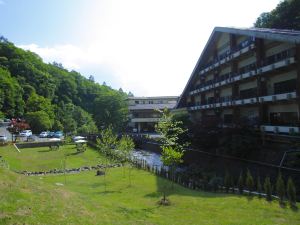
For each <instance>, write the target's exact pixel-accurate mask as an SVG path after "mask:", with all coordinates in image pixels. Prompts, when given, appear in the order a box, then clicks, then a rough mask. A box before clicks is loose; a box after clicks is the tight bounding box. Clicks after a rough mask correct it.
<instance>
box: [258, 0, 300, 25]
mask: <svg viewBox="0 0 300 225" xmlns="http://www.w3.org/2000/svg"><path fill="white" fill-rule="evenodd" d="M299 9H300V0H284V1H282V2H280V3H279V4H278V5H277V7H276V8H275V9H273V10H272V11H271V12H264V13H262V14H261V15H260V16H259V17H258V18H257V20H256V22H255V24H254V26H255V27H259V28H276V29H294V30H300V10H299Z"/></svg>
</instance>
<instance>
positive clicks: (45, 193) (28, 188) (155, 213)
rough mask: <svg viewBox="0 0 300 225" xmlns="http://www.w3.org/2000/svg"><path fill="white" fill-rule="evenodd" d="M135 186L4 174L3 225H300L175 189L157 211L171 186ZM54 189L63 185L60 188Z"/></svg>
mask: <svg viewBox="0 0 300 225" xmlns="http://www.w3.org/2000/svg"><path fill="white" fill-rule="evenodd" d="M132 178H133V179H132V186H131V187H129V186H128V176H127V174H126V176H125V177H123V170H122V168H114V169H111V170H110V171H109V174H108V176H107V179H106V182H107V189H106V190H107V191H106V192H105V191H104V177H99V176H95V171H93V172H83V173H80V174H73V175H67V179H66V184H64V176H63V175H61V176H45V177H25V176H21V175H16V174H13V173H11V172H8V171H3V170H2V171H0V179H1V181H0V199H1V204H0V224H1V222H2V224H23V223H25V224H120V225H121V224H122V225H123V224H162V225H164V224H260V225H263V224H300V214H299V212H296V211H293V210H292V209H290V208H289V207H288V206H287V207H285V208H281V207H280V206H279V205H278V202H277V201H273V202H271V203H269V202H267V201H265V200H264V199H259V198H256V197H253V198H251V199H249V198H247V197H246V196H239V195H231V194H220V193H219V194H214V193H206V192H197V191H193V190H189V189H186V188H183V187H181V186H178V185H175V189H174V190H169V191H168V197H169V199H170V201H171V205H170V206H159V205H158V204H157V201H158V200H159V199H160V198H161V188H162V186H163V185H164V184H167V185H168V186H170V183H169V182H168V181H166V180H163V179H161V178H157V177H156V176H154V175H152V174H150V173H148V172H145V171H141V170H135V169H134V170H133V172H132ZM56 183H62V184H64V185H63V186H58V185H57V184H56Z"/></svg>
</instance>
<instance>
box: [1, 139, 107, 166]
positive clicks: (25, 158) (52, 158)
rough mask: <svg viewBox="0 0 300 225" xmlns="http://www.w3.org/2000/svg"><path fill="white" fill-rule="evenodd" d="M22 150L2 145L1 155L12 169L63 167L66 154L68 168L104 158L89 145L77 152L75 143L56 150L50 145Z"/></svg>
mask: <svg viewBox="0 0 300 225" xmlns="http://www.w3.org/2000/svg"><path fill="white" fill-rule="evenodd" d="M20 150H21V152H20V153H19V152H17V150H16V149H15V148H14V147H13V146H12V145H8V146H5V147H0V156H2V157H3V158H4V159H5V160H6V161H7V162H8V163H9V165H10V168H11V169H12V170H17V171H23V170H27V171H48V170H51V169H54V168H57V169H61V168H62V167H63V166H62V161H63V159H64V156H65V155H66V168H78V167H81V166H92V165H96V164H99V163H101V162H103V160H104V158H103V157H102V156H101V155H100V154H99V153H98V152H97V151H95V150H94V149H92V148H89V147H88V148H87V150H86V151H85V152H83V153H79V154H77V150H76V148H75V145H64V146H61V147H60V149H59V150H55V151H53V150H49V148H48V147H41V148H25V149H20Z"/></svg>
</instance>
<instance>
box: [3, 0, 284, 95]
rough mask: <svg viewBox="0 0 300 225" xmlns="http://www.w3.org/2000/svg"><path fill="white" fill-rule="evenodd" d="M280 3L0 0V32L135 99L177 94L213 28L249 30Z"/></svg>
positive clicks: (237, 0)
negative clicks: (264, 13) (265, 13)
mask: <svg viewBox="0 0 300 225" xmlns="http://www.w3.org/2000/svg"><path fill="white" fill-rule="evenodd" d="M279 2H280V0H263V1H262V0H251V1H245V0H226V1H224V0H223V1H222V0H208V1H200V0H0V35H3V36H4V37H6V38H7V39H8V40H9V41H11V42H13V43H14V44H15V45H17V46H18V47H21V48H23V49H26V50H30V51H33V52H35V53H37V54H39V55H40V56H41V57H42V59H43V60H44V62H46V63H49V62H50V63H51V62H53V61H56V62H59V63H62V64H63V66H64V67H65V68H67V69H69V70H76V71H78V72H80V73H81V74H82V75H84V76H85V77H89V76H90V75H92V76H94V78H95V81H96V82H98V83H100V84H102V83H103V82H106V84H107V85H109V86H111V87H112V88H114V89H119V88H122V89H123V90H124V91H126V92H129V91H131V92H132V93H133V94H134V95H135V96H164V95H168V96H176V95H180V94H181V92H182V91H183V89H184V87H185V85H186V83H187V81H188V78H189V77H190V74H191V72H192V71H193V69H194V66H195V64H196V62H197V60H198V58H199V56H200V54H201V52H202V50H203V48H204V46H205V44H206V42H207V40H208V38H209V36H210V34H211V32H212V30H213V28H214V27H216V26H223V27H241V28H246V27H252V26H253V23H254V22H255V20H256V18H257V17H258V16H259V15H260V14H261V13H262V12H269V11H271V10H272V9H274V8H275V7H276V5H277V4H278V3H279Z"/></svg>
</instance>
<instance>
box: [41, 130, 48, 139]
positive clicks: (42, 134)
mask: <svg viewBox="0 0 300 225" xmlns="http://www.w3.org/2000/svg"><path fill="white" fill-rule="evenodd" d="M48 134H49V132H48V131H43V132H41V133H40V135H39V137H40V138H46V137H48Z"/></svg>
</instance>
